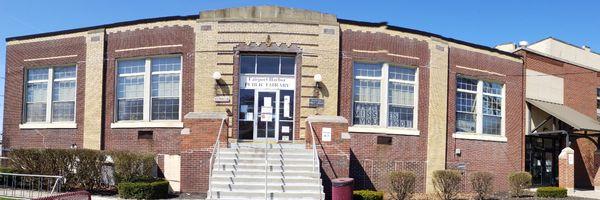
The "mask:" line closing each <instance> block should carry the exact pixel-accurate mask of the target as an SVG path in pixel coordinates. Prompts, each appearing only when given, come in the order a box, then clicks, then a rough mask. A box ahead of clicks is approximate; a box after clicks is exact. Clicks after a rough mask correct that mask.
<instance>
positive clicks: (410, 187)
mask: <svg viewBox="0 0 600 200" xmlns="http://www.w3.org/2000/svg"><path fill="white" fill-rule="evenodd" d="M416 179H417V177H416V176H415V174H414V173H412V172H392V173H390V185H389V187H390V188H389V191H390V197H391V198H392V199H394V200H405V199H410V198H411V197H412V195H413V193H414V192H415V182H416Z"/></svg>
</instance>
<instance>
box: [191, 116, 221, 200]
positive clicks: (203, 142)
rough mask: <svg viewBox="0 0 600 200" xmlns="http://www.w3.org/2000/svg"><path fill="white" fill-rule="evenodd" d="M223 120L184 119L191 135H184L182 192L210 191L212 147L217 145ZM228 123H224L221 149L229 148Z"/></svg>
mask: <svg viewBox="0 0 600 200" xmlns="http://www.w3.org/2000/svg"><path fill="white" fill-rule="evenodd" d="M221 121H222V120H221V119H184V124H185V127H186V128H189V130H190V131H189V135H182V136H181V137H180V138H181V143H180V148H181V154H180V155H181V191H182V192H192V193H205V192H206V191H208V178H209V177H208V175H209V169H210V165H209V163H210V156H211V153H212V150H213V148H212V146H213V145H214V144H215V141H216V139H217V135H218V133H219V128H220V127H221ZM227 125H228V122H227V121H225V123H223V129H222V131H223V132H222V133H221V137H220V138H219V139H220V140H221V147H227V129H228V128H229V127H228V126H227Z"/></svg>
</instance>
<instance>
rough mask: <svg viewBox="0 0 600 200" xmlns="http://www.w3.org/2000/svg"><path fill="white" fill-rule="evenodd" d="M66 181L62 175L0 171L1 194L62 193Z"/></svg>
mask: <svg viewBox="0 0 600 200" xmlns="http://www.w3.org/2000/svg"><path fill="white" fill-rule="evenodd" d="M65 181H66V180H65V178H64V177H62V176H49V175H35V174H15V173H0V196H6V197H17V198H27V199H30V198H39V197H47V196H50V195H54V194H57V193H60V192H61V189H62V185H63V184H64V183H65Z"/></svg>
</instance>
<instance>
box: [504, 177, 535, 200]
mask: <svg viewBox="0 0 600 200" xmlns="http://www.w3.org/2000/svg"><path fill="white" fill-rule="evenodd" d="M508 182H509V183H510V193H511V194H512V195H513V196H516V197H521V196H523V194H524V193H525V191H524V190H525V189H526V188H529V187H531V174H529V173H528V172H513V173H512V174H510V176H508Z"/></svg>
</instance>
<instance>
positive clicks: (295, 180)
mask: <svg viewBox="0 0 600 200" xmlns="http://www.w3.org/2000/svg"><path fill="white" fill-rule="evenodd" d="M261 180H262V181H264V180H265V179H264V176H263V177H262V179H261V178H258V177H257V176H254V177H240V176H238V177H225V176H222V177H218V176H216V177H215V176H213V177H212V178H211V183H212V184H218V183H227V184H256V183H257V182H258V183H260V181H261ZM267 182H269V184H275V185H279V184H313V183H315V184H317V183H318V184H319V185H320V184H321V179H320V178H310V177H286V178H282V177H268V178H267Z"/></svg>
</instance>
